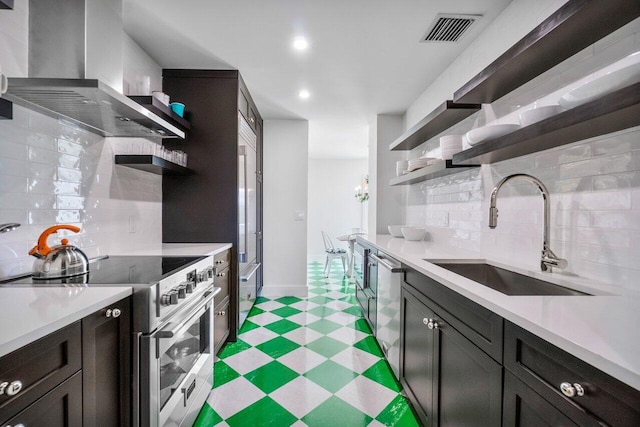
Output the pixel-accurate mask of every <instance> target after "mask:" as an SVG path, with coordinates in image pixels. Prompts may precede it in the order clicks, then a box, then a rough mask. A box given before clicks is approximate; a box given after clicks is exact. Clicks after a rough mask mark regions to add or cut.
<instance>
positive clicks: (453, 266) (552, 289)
mask: <svg viewBox="0 0 640 427" xmlns="http://www.w3.org/2000/svg"><path fill="white" fill-rule="evenodd" d="M425 261H429V262H431V263H432V264H435V265H437V266H439V267H442V268H445V269H447V270H449V271H452V272H454V273H456V274H459V275H461V276H464V277H466V278H467V279H471V280H473V281H474V282H478V283H480V284H483V285H484V286H487V287H489V288H491V289H494V290H496V291H498V292H502V293H503V294H505V295H577V296H587V295H590V294H587V293H584V292H580V291H576V290H573V289H569V288H565V287H563V286H559V285H554V284H553V283H549V282H545V281H544V280H540V279H536V278H533V277H529V276H525V275H524V274H519V273H514V272H513V271H509V270H505V269H504V268H499V267H495V266H493V265H490V264H485V263H459V262H438V261H432V260H428V259H425Z"/></svg>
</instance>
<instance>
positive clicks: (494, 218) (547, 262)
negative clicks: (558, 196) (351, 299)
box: [489, 173, 569, 272]
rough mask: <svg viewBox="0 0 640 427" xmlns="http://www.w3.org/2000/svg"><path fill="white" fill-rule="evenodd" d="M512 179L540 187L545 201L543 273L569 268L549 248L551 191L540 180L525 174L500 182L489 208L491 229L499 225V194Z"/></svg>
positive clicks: (508, 177) (541, 265)
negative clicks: (553, 269) (555, 268)
mask: <svg viewBox="0 0 640 427" xmlns="http://www.w3.org/2000/svg"><path fill="white" fill-rule="evenodd" d="M512 179H523V180H525V181H529V182H530V183H532V184H534V185H535V186H536V187H538V190H540V193H542V199H543V200H544V230H543V242H542V259H541V260H540V269H541V270H542V271H546V272H551V269H552V267H558V268H567V265H569V263H568V262H567V260H566V259H562V258H559V257H558V256H556V254H554V253H553V251H552V250H551V248H550V247H549V240H550V235H551V233H550V231H549V222H550V221H549V220H550V217H551V214H550V206H549V190H547V187H545V185H544V184H543V183H542V181H540V180H539V179H538V178H536V177H533V176H531V175H527V174H524V173H516V174H513V175H509V176H507V177H506V178H503V179H502V180H501V181H500V182H498V184H497V185H496V187H495V188H494V189H493V191H492V192H491V207H490V208H489V228H496V226H497V225H498V208H497V207H496V202H497V199H498V192H499V191H500V188H502V186H503V185H504V184H505V183H506V182H507V181H510V180H512Z"/></svg>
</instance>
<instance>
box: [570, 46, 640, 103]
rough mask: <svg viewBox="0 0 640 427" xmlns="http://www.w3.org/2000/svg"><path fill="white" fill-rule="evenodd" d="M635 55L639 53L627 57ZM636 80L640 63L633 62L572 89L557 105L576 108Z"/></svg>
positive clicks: (638, 76)
mask: <svg viewBox="0 0 640 427" xmlns="http://www.w3.org/2000/svg"><path fill="white" fill-rule="evenodd" d="M636 55H640V52H636V53H633V54H631V55H629V57H631V56H636ZM638 80H640V62H635V63H633V64H630V65H627V66H626V67H624V68H621V69H619V70H616V71H611V72H610V73H607V74H605V75H604V76H602V77H600V78H597V79H596V80H593V81H590V82H588V83H585V84H583V85H582V86H579V87H577V88H575V89H573V90H572V91H570V92H569V93H566V94H565V95H564V96H562V98H560V99H559V100H558V103H559V104H560V105H562V106H563V107H565V108H567V109H569V108H573V107H577V106H578V105H581V104H585V103H587V102H589V101H593V100H594V99H596V98H599V97H601V96H604V95H607V94H609V93H611V92H615V91H616V90H618V89H622V88H623V87H627V86H629V85H631V84H633V83H636V82H637V81H638Z"/></svg>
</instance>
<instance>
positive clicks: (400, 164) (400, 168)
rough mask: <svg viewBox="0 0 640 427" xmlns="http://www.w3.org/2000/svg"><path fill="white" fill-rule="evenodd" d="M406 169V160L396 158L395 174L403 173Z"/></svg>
mask: <svg viewBox="0 0 640 427" xmlns="http://www.w3.org/2000/svg"><path fill="white" fill-rule="evenodd" d="M407 169H409V161H408V160H398V161H397V162H396V176H401V175H404V174H405V173H407Z"/></svg>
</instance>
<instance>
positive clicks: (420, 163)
mask: <svg viewBox="0 0 640 427" xmlns="http://www.w3.org/2000/svg"><path fill="white" fill-rule="evenodd" d="M431 160H432V159H430V158H428V157H427V158H424V157H420V158H419V159H411V160H409V169H408V170H409V172H411V171H414V170H416V169H422V168H423V167H425V166H428V165H429V162H430V161H431Z"/></svg>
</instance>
